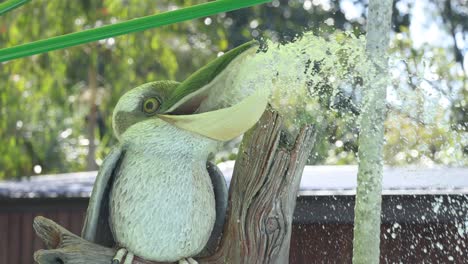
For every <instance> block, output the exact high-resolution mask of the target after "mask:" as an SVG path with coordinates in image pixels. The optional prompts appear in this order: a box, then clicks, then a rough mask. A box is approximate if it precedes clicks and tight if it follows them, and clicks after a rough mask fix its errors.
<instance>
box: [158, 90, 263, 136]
mask: <svg viewBox="0 0 468 264" xmlns="http://www.w3.org/2000/svg"><path fill="white" fill-rule="evenodd" d="M268 97H269V92H268V91H264V90H259V91H256V92H255V93H254V94H252V95H250V96H248V97H247V98H245V99H244V100H242V101H241V102H239V103H238V104H235V105H233V106H231V107H228V108H223V109H219V110H215V111H210V112H205V113H201V114H191V115H170V114H160V115H158V117H159V118H161V119H162V120H164V121H166V122H168V123H170V124H172V125H174V126H176V127H179V128H181V129H184V130H188V131H191V132H194V133H196V134H199V135H202V136H205V137H208V138H211V139H215V140H220V141H228V140H231V139H234V138H236V137H238V136H240V135H242V134H243V133H244V132H246V131H247V130H248V129H250V128H251V127H252V126H253V125H255V123H256V122H257V121H258V120H259V119H260V117H261V116H262V114H263V112H264V111H265V109H266V107H267V104H268Z"/></svg>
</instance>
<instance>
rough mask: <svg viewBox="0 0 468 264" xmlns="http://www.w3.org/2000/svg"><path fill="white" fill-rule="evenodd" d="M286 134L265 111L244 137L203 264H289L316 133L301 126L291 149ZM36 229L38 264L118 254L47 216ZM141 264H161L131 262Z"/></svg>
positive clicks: (105, 259) (69, 263) (78, 263)
mask: <svg viewBox="0 0 468 264" xmlns="http://www.w3.org/2000/svg"><path fill="white" fill-rule="evenodd" d="M282 133H283V131H282V120H281V118H280V117H279V115H278V113H276V112H274V111H270V110H267V111H266V112H265V113H264V115H263V116H262V118H261V119H260V121H259V122H258V123H257V125H256V126H255V127H254V128H253V129H251V130H250V131H249V132H247V133H246V135H245V136H244V139H243V141H242V144H241V148H240V150H239V154H238V158H237V161H236V165H235V168H234V173H233V176H232V180H231V185H230V189H229V208H228V215H227V217H226V223H225V225H224V232H223V236H222V238H221V242H220V245H219V246H218V250H217V251H216V253H215V254H214V255H212V256H209V257H204V258H200V259H197V261H198V262H199V263H207V264H208V263H210V264H211V263H219V264H221V263H281V264H283V263H288V258H289V242H290V238H291V225H292V217H293V212H294V207H295V205H296V197H297V193H298V190H299V184H300V181H301V176H302V172H303V169H304V166H305V163H306V160H307V156H308V153H309V152H310V150H311V149H312V147H313V144H314V139H315V133H314V130H313V129H312V127H310V126H306V127H303V128H302V129H301V131H300V133H299V135H298V136H297V138H296V142H295V144H294V146H292V147H290V148H288V147H287V146H286V145H285V144H283V143H281V142H282V141H281V138H282ZM34 228H35V230H36V233H37V234H38V236H39V237H41V239H43V240H44V241H45V242H46V245H47V247H48V248H50V250H39V251H37V252H36V253H35V254H34V259H35V260H36V261H37V262H38V263H39V264H52V263H64V264H84V263H106V264H109V263H110V262H111V259H112V257H113V256H114V254H115V249H112V248H106V247H102V246H99V245H96V244H93V243H90V242H88V241H85V240H83V239H82V238H80V237H78V236H76V235H73V234H71V233H70V232H69V231H67V230H65V229H64V228H63V227H61V226H59V225H58V224H56V223H54V222H53V221H51V220H48V219H46V218H43V217H37V218H36V219H35V220H34ZM140 263H141V264H144V263H146V264H148V263H153V264H154V263H157V262H148V261H144V260H141V259H138V258H137V259H135V260H134V261H133V264H140Z"/></svg>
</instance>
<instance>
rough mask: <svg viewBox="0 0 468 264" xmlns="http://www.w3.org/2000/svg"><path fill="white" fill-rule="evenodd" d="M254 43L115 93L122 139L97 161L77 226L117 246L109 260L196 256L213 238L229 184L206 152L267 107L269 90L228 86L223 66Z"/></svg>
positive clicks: (236, 61) (237, 60)
mask: <svg viewBox="0 0 468 264" xmlns="http://www.w3.org/2000/svg"><path fill="white" fill-rule="evenodd" d="M257 49H258V45H257V44H256V43H254V42H249V43H246V44H244V45H241V46H239V47H237V48H235V49H233V50H231V51H229V52H227V53H226V54H224V55H223V56H221V57H219V58H217V59H216V60H214V61H212V62H211V63H209V64H207V65H206V66H205V67H203V68H201V69H200V70H198V71H197V72H195V73H194V74H192V75H191V76H190V77H189V78H187V79H186V80H185V81H184V82H182V83H178V82H174V81H158V82H152V83H147V84H144V85H141V86H139V87H136V88H134V89H132V90H130V91H128V92H127V93H126V94H124V95H123V96H122V97H121V98H120V100H119V102H118V103H117V105H116V107H115V109H114V112H113V120H112V121H113V129H114V133H115V135H116V137H117V138H118V145H117V146H115V147H114V148H113V149H112V151H111V152H110V153H109V155H108V156H107V157H106V159H105V160H104V162H103V164H102V166H101V168H100V170H99V173H98V176H97V179H96V182H95V184H94V188H93V191H92V195H91V199H90V202H89V207H88V211H87V215H86V221H85V224H84V227H83V233H82V236H83V238H85V239H87V240H89V241H92V242H95V243H98V244H102V245H105V246H111V247H116V248H118V250H117V254H116V256H115V257H114V260H113V263H124V264H130V263H132V260H133V258H136V257H139V258H142V259H145V260H149V261H158V262H177V261H178V262H179V263H196V261H195V260H193V259H192V257H195V256H197V255H199V254H201V253H203V252H202V251H206V250H207V249H209V248H210V247H214V246H215V245H216V243H217V238H218V237H219V235H220V233H221V230H222V227H223V222H224V215H225V211H226V207H227V188H226V183H225V181H224V178H223V176H222V174H221V173H220V172H219V170H218V169H217V167H216V166H215V165H213V164H211V163H210V162H209V161H208V157H209V155H210V153H214V152H215V151H216V149H217V148H218V147H219V145H220V143H222V142H223V141H228V140H231V139H233V138H235V137H237V136H239V135H241V134H243V133H244V132H245V131H247V130H248V129H249V128H251V127H252V126H253V125H254V124H255V123H256V122H257V121H258V119H259V118H260V116H261V115H262V113H263V111H264V110H265V108H266V105H267V101H268V95H267V92H265V91H253V92H250V93H245V94H241V93H239V92H236V91H234V92H233V91H231V90H232V89H233V85H234V84H233V78H232V77H229V76H231V75H232V74H233V73H234V71H235V70H236V67H238V66H239V65H240V64H241V63H242V60H248V59H249V56H253V55H254V54H255V52H256V51H257ZM247 90H248V89H247ZM231 94H236V95H238V96H237V97H236V96H231ZM109 264H110V263H109Z"/></svg>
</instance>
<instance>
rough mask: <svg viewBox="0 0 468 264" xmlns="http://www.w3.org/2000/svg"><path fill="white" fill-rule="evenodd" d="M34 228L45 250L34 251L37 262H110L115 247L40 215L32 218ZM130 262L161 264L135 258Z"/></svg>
mask: <svg viewBox="0 0 468 264" xmlns="http://www.w3.org/2000/svg"><path fill="white" fill-rule="evenodd" d="M33 226H34V230H36V233H37V235H38V236H39V237H40V238H41V239H42V240H43V241H44V243H45V244H46V246H47V248H48V249H47V250H43V249H41V250H38V251H36V252H35V253H34V260H35V261H36V262H37V263H39V264H50V263H60V264H84V263H94V264H110V263H112V258H113V257H114V255H115V253H116V252H117V249H115V248H108V247H104V246H101V245H98V244H95V243H91V242H89V241H87V240H84V239H83V238H81V237H79V236H77V235H75V234H73V233H71V232H70V231H68V230H67V229H65V228H63V227H62V226H60V225H59V224H57V223H55V222H54V221H52V220H50V219H47V218H45V217H42V216H38V217H36V218H35V219H34V223H33ZM132 264H163V262H155V261H147V260H143V259H139V258H135V259H134V260H133V262H132Z"/></svg>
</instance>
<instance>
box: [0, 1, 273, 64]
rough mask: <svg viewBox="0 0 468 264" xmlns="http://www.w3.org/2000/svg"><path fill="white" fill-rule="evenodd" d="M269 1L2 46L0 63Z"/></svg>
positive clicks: (214, 6)
mask: <svg viewBox="0 0 468 264" xmlns="http://www.w3.org/2000/svg"><path fill="white" fill-rule="evenodd" d="M271 1H272V0H218V1H213V2H209V3H204V4H199V5H194V6H191V7H187V8H183V9H178V10H174V11H170V12H165V13H162V14H157V15H152V16H146V17H141V18H137V19H132V20H129V21H125V22H121V23H117V24H113V25H107V26H102V27H99V28H94V29H89V30H84V31H80V32H76V33H71V34H66V35H62V36H57V37H53V38H49V39H45V40H39V41H35V42H31V43H27V44H23V45H18V46H14V47H11V48H5V49H1V50H0V62H3V61H8V60H12V59H17V58H22V57H26V56H31V55H34V54H39V53H44V52H48V51H51V50H58V49H63V48H67V47H71V46H76V45H79V44H83V43H88V42H93V41H97V40H101V39H106V38H110V37H115V36H120V35H124V34H128V33H132V32H138V31H143V30H145V29H149V28H155V27H160V26H164V25H169V24H174V23H178V22H182V21H187V20H190V19H195V18H200V17H205V16H210V15H214V14H217V13H221V12H228V11H232V10H236V9H240V8H244V7H249V6H253V5H258V4H262V3H267V2H271Z"/></svg>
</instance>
